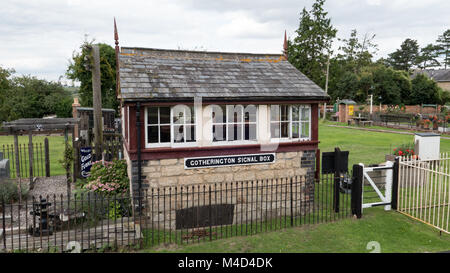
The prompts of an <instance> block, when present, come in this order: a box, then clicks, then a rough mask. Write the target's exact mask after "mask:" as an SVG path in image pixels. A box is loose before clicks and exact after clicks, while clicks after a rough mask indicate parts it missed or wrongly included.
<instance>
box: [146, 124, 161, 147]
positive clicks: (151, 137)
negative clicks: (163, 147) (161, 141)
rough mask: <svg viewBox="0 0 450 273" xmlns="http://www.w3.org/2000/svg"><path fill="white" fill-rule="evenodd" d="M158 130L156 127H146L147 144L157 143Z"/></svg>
mask: <svg viewBox="0 0 450 273" xmlns="http://www.w3.org/2000/svg"><path fill="white" fill-rule="evenodd" d="M158 129H159V127H158V126H148V127H147V138H148V140H147V141H148V143H158V135H159V130H158Z"/></svg>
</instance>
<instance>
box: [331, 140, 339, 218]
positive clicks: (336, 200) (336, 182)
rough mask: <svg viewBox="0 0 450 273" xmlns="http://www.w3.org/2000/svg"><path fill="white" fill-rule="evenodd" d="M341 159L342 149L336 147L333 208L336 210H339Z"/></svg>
mask: <svg viewBox="0 0 450 273" xmlns="http://www.w3.org/2000/svg"><path fill="white" fill-rule="evenodd" d="M340 160H341V150H340V149H339V148H334V192H333V208H334V212H336V213H338V212H339V181H340V175H341V170H340V165H341V164H340Z"/></svg>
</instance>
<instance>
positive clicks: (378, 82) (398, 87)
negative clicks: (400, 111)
mask: <svg viewBox="0 0 450 273" xmlns="http://www.w3.org/2000/svg"><path fill="white" fill-rule="evenodd" d="M372 75H373V96H374V99H375V100H377V101H378V103H380V102H381V103H383V104H390V105H398V104H401V103H405V104H406V101H408V100H409V97H410V94H411V81H410V78H409V75H408V73H407V72H405V71H397V70H394V69H392V68H390V67H385V66H383V65H378V66H376V67H375V69H374V70H373V72H372Z"/></svg>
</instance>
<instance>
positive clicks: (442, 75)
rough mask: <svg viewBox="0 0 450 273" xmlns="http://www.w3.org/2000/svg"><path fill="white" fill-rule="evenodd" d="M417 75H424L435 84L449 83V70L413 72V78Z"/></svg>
mask: <svg viewBox="0 0 450 273" xmlns="http://www.w3.org/2000/svg"><path fill="white" fill-rule="evenodd" d="M418 73H424V74H426V75H427V76H428V77H430V78H432V79H433V80H435V81H436V82H450V69H425V70H416V71H414V74H413V77H414V76H415V75H416V74H418Z"/></svg>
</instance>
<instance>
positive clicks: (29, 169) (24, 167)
mask: <svg viewBox="0 0 450 273" xmlns="http://www.w3.org/2000/svg"><path fill="white" fill-rule="evenodd" d="M0 152H2V153H3V158H5V159H9V164H10V165H9V166H10V175H11V178H18V174H19V175H20V177H22V178H26V177H30V176H31V177H43V176H47V177H48V176H50V163H49V162H50V159H49V146H48V140H47V139H46V140H45V141H44V142H38V143H36V142H35V143H32V145H31V146H30V144H28V143H26V144H25V143H19V144H18V145H17V146H16V145H14V144H2V146H1V147H0Z"/></svg>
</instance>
